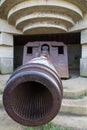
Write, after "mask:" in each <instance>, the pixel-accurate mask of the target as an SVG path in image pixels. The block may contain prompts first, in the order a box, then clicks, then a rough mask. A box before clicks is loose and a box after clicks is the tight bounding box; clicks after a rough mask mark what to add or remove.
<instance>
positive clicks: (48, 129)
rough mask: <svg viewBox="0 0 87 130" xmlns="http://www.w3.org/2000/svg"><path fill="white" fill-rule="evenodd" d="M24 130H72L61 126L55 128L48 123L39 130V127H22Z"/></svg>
mask: <svg viewBox="0 0 87 130" xmlns="http://www.w3.org/2000/svg"><path fill="white" fill-rule="evenodd" d="M24 130H73V129H72V128H67V127H62V126H57V125H55V124H53V123H48V124H46V125H44V126H43V127H42V129H40V127H36V129H35V128H33V127H24Z"/></svg>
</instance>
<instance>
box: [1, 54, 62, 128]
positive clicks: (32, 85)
mask: <svg viewBox="0 0 87 130" xmlns="http://www.w3.org/2000/svg"><path fill="white" fill-rule="evenodd" d="M62 97H63V87H62V83H61V80H60V78H59V76H58V74H57V72H56V70H55V68H54V66H53V65H52V63H51V62H50V61H49V60H48V58H47V57H45V56H41V57H39V58H34V59H32V60H31V61H30V62H28V63H27V64H25V65H22V66H20V67H19V68H18V69H16V70H15V71H14V73H13V74H12V75H11V77H10V78H9V80H8V82H7V84H6V87H5V90H4V93H3V104H4V107H5V110H6V111H7V113H8V115H9V116H10V117H11V118H12V119H14V120H15V121H16V122H18V123H20V124H23V125H25V126H40V125H43V124H46V123H47V122H49V121H50V120H52V119H53V118H54V117H55V116H56V115H57V113H58V112H59V110H60V107H61V101H62Z"/></svg>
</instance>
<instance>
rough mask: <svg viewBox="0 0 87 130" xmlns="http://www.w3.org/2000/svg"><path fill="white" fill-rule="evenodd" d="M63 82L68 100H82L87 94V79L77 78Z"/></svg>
mask: <svg viewBox="0 0 87 130" xmlns="http://www.w3.org/2000/svg"><path fill="white" fill-rule="evenodd" d="M62 82H63V88H64V97H66V98H80V97H81V96H84V95H86V94H87V78H84V77H76V78H71V79H69V80H63V81H62Z"/></svg>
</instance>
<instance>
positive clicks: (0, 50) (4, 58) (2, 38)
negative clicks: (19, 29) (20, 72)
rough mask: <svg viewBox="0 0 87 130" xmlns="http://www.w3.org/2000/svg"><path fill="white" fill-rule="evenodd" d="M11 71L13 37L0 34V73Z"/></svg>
mask: <svg viewBox="0 0 87 130" xmlns="http://www.w3.org/2000/svg"><path fill="white" fill-rule="evenodd" d="M12 71H13V35H11V34H7V33H0V73H2V74H7V73H11V72H12Z"/></svg>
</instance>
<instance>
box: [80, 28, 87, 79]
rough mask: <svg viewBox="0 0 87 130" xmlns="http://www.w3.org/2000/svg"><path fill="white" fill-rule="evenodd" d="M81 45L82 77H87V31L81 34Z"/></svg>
mask: <svg viewBox="0 0 87 130" xmlns="http://www.w3.org/2000/svg"><path fill="white" fill-rule="evenodd" d="M81 44H82V55H81V59H80V75H81V76H85V77H87V29H86V30H83V31H82V32H81Z"/></svg>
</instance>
